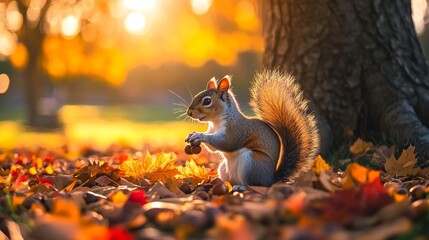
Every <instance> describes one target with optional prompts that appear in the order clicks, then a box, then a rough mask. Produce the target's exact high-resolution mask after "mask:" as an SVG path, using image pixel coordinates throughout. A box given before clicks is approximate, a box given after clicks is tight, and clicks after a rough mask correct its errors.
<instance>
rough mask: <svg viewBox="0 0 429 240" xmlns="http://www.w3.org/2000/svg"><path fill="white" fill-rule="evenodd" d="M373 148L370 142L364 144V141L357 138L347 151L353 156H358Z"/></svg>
mask: <svg viewBox="0 0 429 240" xmlns="http://www.w3.org/2000/svg"><path fill="white" fill-rule="evenodd" d="M373 147H374V144H373V143H372V142H365V141H364V140H362V139H360V138H358V139H356V141H355V142H354V143H353V144H352V145H351V146H350V148H349V150H350V152H351V153H353V154H354V155H358V154H362V153H366V152H367V151H368V150H369V149H371V148H373Z"/></svg>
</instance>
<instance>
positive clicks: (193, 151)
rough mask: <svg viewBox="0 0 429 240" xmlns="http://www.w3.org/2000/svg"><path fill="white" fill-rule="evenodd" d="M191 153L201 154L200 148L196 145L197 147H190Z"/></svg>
mask: <svg viewBox="0 0 429 240" xmlns="http://www.w3.org/2000/svg"><path fill="white" fill-rule="evenodd" d="M191 152H192V153H193V154H198V153H200V152H201V146H199V145H197V146H191Z"/></svg>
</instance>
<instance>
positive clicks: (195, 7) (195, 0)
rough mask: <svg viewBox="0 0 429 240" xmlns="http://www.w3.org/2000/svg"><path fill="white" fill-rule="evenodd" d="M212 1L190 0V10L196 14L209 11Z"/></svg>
mask: <svg viewBox="0 0 429 240" xmlns="http://www.w3.org/2000/svg"><path fill="white" fill-rule="evenodd" d="M212 3H213V0H192V1H191V5H192V11H193V12H194V13H195V14H197V15H204V14H206V13H207V12H208V11H209V9H210V7H211V5H212Z"/></svg>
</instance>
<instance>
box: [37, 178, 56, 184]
mask: <svg viewBox="0 0 429 240" xmlns="http://www.w3.org/2000/svg"><path fill="white" fill-rule="evenodd" d="M39 183H41V184H50V185H52V186H53V185H54V182H53V181H52V180H51V179H46V178H43V177H39Z"/></svg>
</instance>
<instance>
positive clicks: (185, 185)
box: [179, 183, 192, 194]
mask: <svg viewBox="0 0 429 240" xmlns="http://www.w3.org/2000/svg"><path fill="white" fill-rule="evenodd" d="M179 189H180V191H182V192H184V193H186V194H189V193H191V192H192V188H191V186H190V185H189V184H188V183H182V184H181V185H180V186H179Z"/></svg>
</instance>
